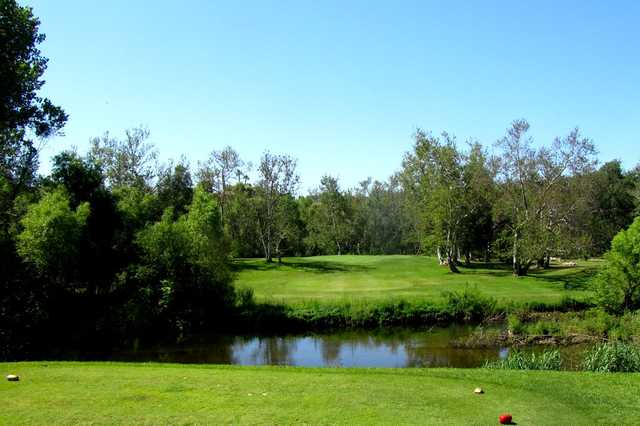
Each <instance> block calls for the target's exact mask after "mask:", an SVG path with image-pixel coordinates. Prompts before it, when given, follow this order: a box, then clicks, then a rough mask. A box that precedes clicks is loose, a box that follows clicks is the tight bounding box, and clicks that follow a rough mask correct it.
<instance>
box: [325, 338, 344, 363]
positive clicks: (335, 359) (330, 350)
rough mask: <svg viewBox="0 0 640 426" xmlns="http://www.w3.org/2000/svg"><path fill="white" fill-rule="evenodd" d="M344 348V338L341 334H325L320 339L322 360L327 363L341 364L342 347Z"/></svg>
mask: <svg viewBox="0 0 640 426" xmlns="http://www.w3.org/2000/svg"><path fill="white" fill-rule="evenodd" d="M341 348H342V338H341V337H339V336H323V337H322V338H321V339H320V352H321V354H322V361H324V363H325V364H326V365H333V366H336V365H340V349H341Z"/></svg>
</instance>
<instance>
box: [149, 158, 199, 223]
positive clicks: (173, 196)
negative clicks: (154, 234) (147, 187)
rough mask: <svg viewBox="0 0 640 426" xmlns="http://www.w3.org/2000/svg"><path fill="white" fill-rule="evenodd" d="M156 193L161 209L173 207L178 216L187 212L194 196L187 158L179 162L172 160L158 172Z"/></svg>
mask: <svg viewBox="0 0 640 426" xmlns="http://www.w3.org/2000/svg"><path fill="white" fill-rule="evenodd" d="M156 193H157V195H158V203H159V206H158V207H159V208H160V210H161V211H164V210H165V209H167V208H168V207H171V208H173V212H174V214H175V215H176V216H180V215H182V214H183V213H185V212H186V210H187V206H188V205H189V204H191V199H192V198H193V182H192V181H191V172H190V170H189V165H188V164H187V162H186V160H185V159H182V160H181V161H179V162H178V163H177V164H173V162H170V163H169V164H168V165H167V166H165V167H164V168H162V169H161V170H160V171H159V172H158V182H157V184H156Z"/></svg>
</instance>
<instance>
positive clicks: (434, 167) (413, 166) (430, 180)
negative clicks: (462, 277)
mask: <svg viewBox="0 0 640 426" xmlns="http://www.w3.org/2000/svg"><path fill="white" fill-rule="evenodd" d="M464 166H465V157H464V155H463V154H462V153H461V152H460V151H459V150H458V149H457V147H456V140H455V137H453V136H451V135H449V134H447V133H443V134H442V139H440V138H438V137H434V136H433V135H431V134H430V133H427V132H424V131H422V130H418V131H417V132H416V135H415V145H414V149H413V152H411V153H408V154H407V155H406V156H405V160H404V168H405V173H407V174H408V175H409V176H410V177H409V179H411V178H413V179H415V180H416V182H415V183H414V185H416V190H417V194H418V196H419V200H420V201H419V202H420V204H421V207H422V212H421V214H422V215H423V217H424V231H425V239H424V244H425V246H426V247H428V248H430V249H431V250H433V251H435V252H436V253H437V254H438V257H439V258H440V261H441V263H442V264H447V265H448V266H449V269H450V270H451V271H452V272H459V269H458V267H457V263H458V250H459V248H460V242H461V238H462V234H463V224H464V219H465V218H466V217H467V215H469V214H470V213H471V211H472V208H473V206H470V205H469V203H468V199H467V192H468V185H467V182H466V181H465V174H464Z"/></svg>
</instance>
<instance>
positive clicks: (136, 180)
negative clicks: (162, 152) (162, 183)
mask: <svg viewBox="0 0 640 426" xmlns="http://www.w3.org/2000/svg"><path fill="white" fill-rule="evenodd" d="M150 135H151V133H150V132H149V129H145V128H144V127H137V128H133V129H127V130H125V137H124V139H122V140H120V139H116V138H114V137H111V136H110V135H109V133H108V132H107V133H105V134H104V135H103V136H102V137H97V138H93V139H92V140H91V141H90V143H91V149H90V152H89V156H90V158H92V159H93V160H94V161H96V162H97V163H98V164H99V165H100V166H101V167H102V168H103V170H104V172H105V174H106V177H107V183H108V184H109V185H110V186H112V187H119V186H135V187H138V188H147V189H148V188H151V186H152V180H153V178H154V177H155V173H154V166H155V161H156V160H157V157H158V152H157V151H156V149H155V147H154V146H153V144H152V143H150V142H147V139H149V136H150Z"/></svg>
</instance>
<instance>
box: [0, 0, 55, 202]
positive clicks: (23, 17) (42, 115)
mask: <svg viewBox="0 0 640 426" xmlns="http://www.w3.org/2000/svg"><path fill="white" fill-rule="evenodd" d="M39 27H40V21H39V20H38V18H36V17H35V16H34V15H33V12H32V10H31V8H29V7H23V6H20V5H18V3H17V2H16V1H14V0H0V46H2V47H1V48H0V174H2V175H3V176H4V178H5V179H7V180H8V181H9V182H10V183H11V184H12V186H14V187H15V188H20V187H22V186H24V185H26V184H29V183H30V182H31V179H32V176H33V174H34V172H35V170H36V168H37V151H36V149H35V147H34V144H33V139H32V138H33V137H34V136H35V137H37V138H46V137H48V136H51V135H53V134H55V133H57V132H59V131H60V130H61V129H62V127H63V126H64V124H65V123H66V121H67V115H66V114H65V112H64V111H63V110H62V108H60V107H59V106H56V105H54V104H53V103H52V102H51V101H50V100H49V99H47V98H44V97H42V96H39V94H38V92H39V91H40V89H41V88H42V86H43V85H44V80H43V78H42V77H43V74H44V72H45V71H46V69H47V61H48V60H47V58H45V57H44V56H42V54H41V52H40V50H39V49H38V45H39V44H40V43H42V42H43V41H44V39H45V35H44V34H42V33H40V32H39ZM14 195H15V194H14Z"/></svg>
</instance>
